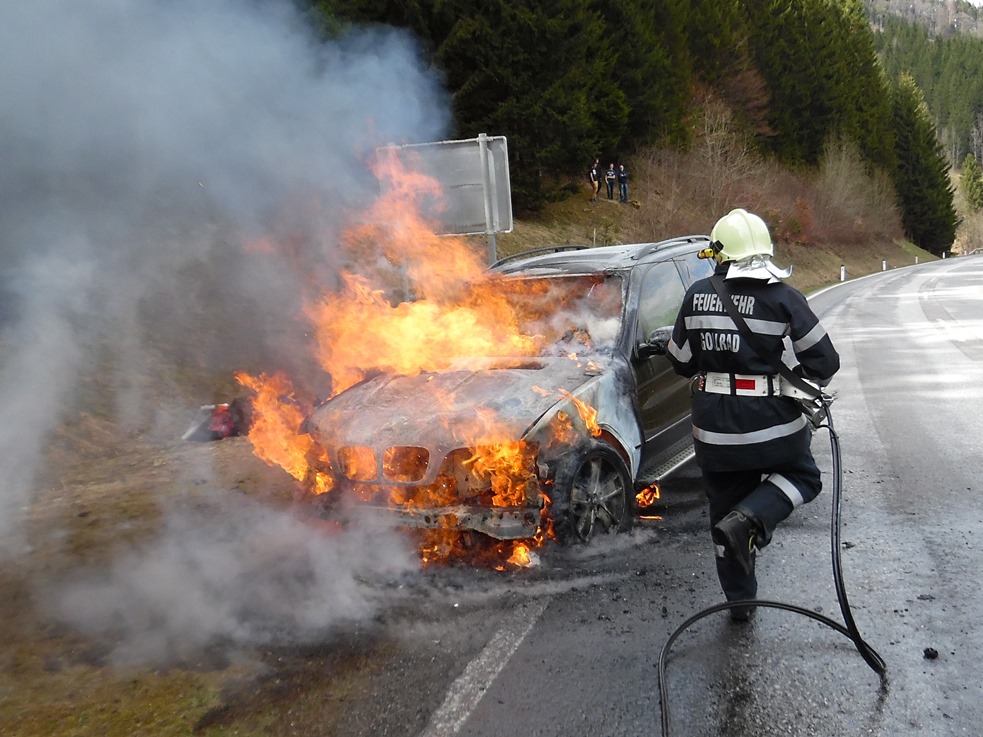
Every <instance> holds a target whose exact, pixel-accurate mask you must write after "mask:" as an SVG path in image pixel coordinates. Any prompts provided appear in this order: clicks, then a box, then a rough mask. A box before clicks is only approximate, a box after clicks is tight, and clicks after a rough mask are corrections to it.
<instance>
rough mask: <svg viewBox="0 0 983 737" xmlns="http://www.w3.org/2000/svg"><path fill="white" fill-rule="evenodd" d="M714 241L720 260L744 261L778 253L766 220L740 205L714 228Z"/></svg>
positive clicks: (712, 232) (720, 261)
mask: <svg viewBox="0 0 983 737" xmlns="http://www.w3.org/2000/svg"><path fill="white" fill-rule="evenodd" d="M710 241H711V242H712V244H713V250H714V258H716V259H717V262H718V263H723V262H725V261H743V260H744V259H747V258H750V257H751V256H765V257H768V258H770V257H771V256H772V255H774V253H775V247H774V245H772V242H771V235H770V234H769V233H768V226H767V225H765V221H764V220H762V219H761V218H759V217H758V216H757V215H755V214H753V213H750V212H748V211H747V210H742V209H740V208H738V209H736V210H731V211H730V212H728V213H727V214H726V215H724V216H723V217H722V218H720V220H718V221H717V224H716V225H714V226H713V230H712V231H711V232H710Z"/></svg>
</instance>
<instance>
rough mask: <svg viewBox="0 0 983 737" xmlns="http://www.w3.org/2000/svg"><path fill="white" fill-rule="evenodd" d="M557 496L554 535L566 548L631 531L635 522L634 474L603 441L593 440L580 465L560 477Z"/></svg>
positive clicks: (553, 504)
mask: <svg viewBox="0 0 983 737" xmlns="http://www.w3.org/2000/svg"><path fill="white" fill-rule="evenodd" d="M553 497H554V498H553V499H552V506H551V508H550V515H551V517H552V519H553V532H554V533H555V535H556V539H557V540H558V541H559V542H560V543H561V544H563V545H569V544H574V543H588V542H590V541H591V539H592V538H594V537H595V536H596V535H598V534H604V533H615V532H628V531H629V530H631V528H632V525H633V524H634V521H635V491H634V486H633V484H632V481H631V474H630V473H629V472H628V467H627V466H626V465H625V461H624V459H623V458H622V457H621V456H620V455H619V454H618V453H617V452H616V451H615V450H614V449H613V448H612V447H611V446H610V445H608V444H606V443H603V442H601V441H597V440H592V441H591V444H590V446H589V447H588V449H587V452H586V453H583V454H581V456H580V460H579V462H578V463H577V464H575V465H573V466H572V467H571V468H570V469H569V470H567V471H566V472H565V473H558V474H557V478H556V483H555V485H554V488H553Z"/></svg>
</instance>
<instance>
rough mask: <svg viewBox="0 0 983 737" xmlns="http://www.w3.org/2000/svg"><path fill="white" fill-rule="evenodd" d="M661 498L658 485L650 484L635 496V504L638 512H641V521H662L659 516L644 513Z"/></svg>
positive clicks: (660, 490)
mask: <svg viewBox="0 0 983 737" xmlns="http://www.w3.org/2000/svg"><path fill="white" fill-rule="evenodd" d="M661 498H662V489H661V488H660V487H659V484H658V483H654V484H650V485H648V486H646V487H645V488H644V489H642V490H641V491H639V492H638V493H637V494H636V495H635V504H636V505H637V506H638V510H639V512H642V514H641V517H642V519H662V517H661V516H660V515H647V514H644V511H645V510H646V509H648V508H649V507H651V506H654V505H655V503H656V502H657V501H658V500H659V499H661Z"/></svg>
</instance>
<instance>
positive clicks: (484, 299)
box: [471, 274, 624, 355]
mask: <svg viewBox="0 0 983 737" xmlns="http://www.w3.org/2000/svg"><path fill="white" fill-rule="evenodd" d="M622 285H623V281H622V279H621V277H619V276H616V275H610V274H591V275H563V276H557V275H552V276H548V277H515V276H511V277H505V278H499V279H490V280H488V281H487V282H481V283H478V284H475V285H473V287H472V294H471V297H472V299H474V300H477V301H479V302H481V303H484V304H487V303H488V302H501V301H504V302H505V303H507V305H508V312H509V313H510V315H511V316H513V317H514V319H515V321H516V323H517V326H518V328H519V331H520V332H521V333H522V334H524V335H530V336H536V337H537V339H538V342H539V343H540V344H541V345H542V351H541V352H542V353H543V354H545V355H551V354H554V353H556V354H558V355H566V354H567V353H569V352H570V351H571V350H574V351H575V352H576V351H577V350H583V349H584V348H587V349H594V350H603V351H606V350H611V349H613V348H614V346H615V345H616V343H617V340H618V337H619V336H620V335H621V320H622V312H623V310H622V305H623V303H624V298H623V291H624V289H623V286H622ZM574 344H575V345H574Z"/></svg>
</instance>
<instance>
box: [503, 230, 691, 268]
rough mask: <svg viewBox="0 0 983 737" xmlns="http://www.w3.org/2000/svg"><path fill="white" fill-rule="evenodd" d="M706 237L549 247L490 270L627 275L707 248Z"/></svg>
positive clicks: (505, 261)
mask: <svg viewBox="0 0 983 737" xmlns="http://www.w3.org/2000/svg"><path fill="white" fill-rule="evenodd" d="M709 241H710V239H709V238H708V237H707V236H705V235H687V236H680V237H677V238H669V239H667V240H664V241H657V242H652V243H628V244H625V245H618V246H597V247H593V248H592V247H591V246H578V245H566V246H549V247H547V248H538V249H534V250H532V251H526V252H524V253H517V254H515V255H514V256H508V257H506V258H503V259H499V260H498V261H496V262H495V263H494V264H492V265H491V266H490V267H489V268H488V270H489V271H490V272H493V273H496V274H528V273H535V274H556V273H560V274H591V273H597V272H605V271H623V270H628V269H631V268H633V267H635V266H637V265H638V264H640V263H645V262H649V261H661V260H662V259H665V258H671V257H672V256H675V255H678V254H681V253H687V252H690V251H693V250H697V249H699V248H703V247H705V245H706V244H707V243H709Z"/></svg>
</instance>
